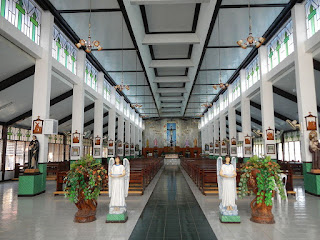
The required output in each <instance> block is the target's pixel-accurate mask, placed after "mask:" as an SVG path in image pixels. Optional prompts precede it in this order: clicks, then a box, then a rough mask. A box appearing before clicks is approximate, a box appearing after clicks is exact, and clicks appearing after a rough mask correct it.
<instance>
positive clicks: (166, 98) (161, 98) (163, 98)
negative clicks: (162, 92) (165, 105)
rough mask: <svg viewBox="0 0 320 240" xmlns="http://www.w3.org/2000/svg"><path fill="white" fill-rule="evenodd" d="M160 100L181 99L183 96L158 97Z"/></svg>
mask: <svg viewBox="0 0 320 240" xmlns="http://www.w3.org/2000/svg"><path fill="white" fill-rule="evenodd" d="M159 100H160V101H183V100H184V97H183V96H179V97H159Z"/></svg>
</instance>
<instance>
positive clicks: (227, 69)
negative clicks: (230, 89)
mask: <svg viewBox="0 0 320 240" xmlns="http://www.w3.org/2000/svg"><path fill="white" fill-rule="evenodd" d="M235 70H237V69H236V68H207V69H200V70H199V71H200V72H201V71H235Z"/></svg>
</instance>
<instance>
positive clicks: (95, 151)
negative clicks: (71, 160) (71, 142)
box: [93, 148, 101, 156]
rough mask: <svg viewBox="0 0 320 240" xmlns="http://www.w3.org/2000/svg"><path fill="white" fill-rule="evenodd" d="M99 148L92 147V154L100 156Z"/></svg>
mask: <svg viewBox="0 0 320 240" xmlns="http://www.w3.org/2000/svg"><path fill="white" fill-rule="evenodd" d="M100 151H101V150H100V148H94V151H93V154H94V156H100Z"/></svg>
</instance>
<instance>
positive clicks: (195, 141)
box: [193, 138, 198, 147]
mask: <svg viewBox="0 0 320 240" xmlns="http://www.w3.org/2000/svg"><path fill="white" fill-rule="evenodd" d="M197 146H198V140H197V139H196V138H195V139H194V140H193V147H197Z"/></svg>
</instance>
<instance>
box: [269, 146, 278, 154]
mask: <svg viewBox="0 0 320 240" xmlns="http://www.w3.org/2000/svg"><path fill="white" fill-rule="evenodd" d="M275 153H276V145H275V144H267V154H275Z"/></svg>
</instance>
